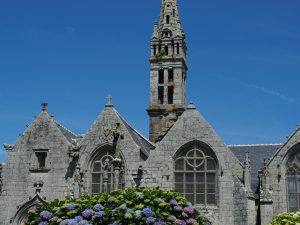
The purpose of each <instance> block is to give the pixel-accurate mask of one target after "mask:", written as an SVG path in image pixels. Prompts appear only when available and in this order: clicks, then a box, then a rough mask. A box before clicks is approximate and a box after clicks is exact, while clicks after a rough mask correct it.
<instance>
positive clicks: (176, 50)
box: [147, 0, 188, 142]
mask: <svg viewBox="0 0 300 225" xmlns="http://www.w3.org/2000/svg"><path fill="white" fill-rule="evenodd" d="M159 21H160V22H159V23H158V22H155V23H154V28H153V33H152V37H151V57H150V105H149V107H148V109H147V111H148V114H149V117H150V132H149V133H150V140H151V141H152V142H158V141H160V140H161V139H162V137H163V136H164V135H165V134H166V133H167V131H168V130H169V128H170V127H171V126H172V125H173V124H174V123H175V122H176V120H177V118H178V117H179V116H180V115H181V114H182V113H183V112H184V111H185V101H186V77H187V76H186V73H187V70H188V68H187V64H186V51H187V48H186V42H185V33H184V31H183V29H182V27H181V23H180V18H179V14H178V5H177V0H162V5H161V12H160V20H159Z"/></svg>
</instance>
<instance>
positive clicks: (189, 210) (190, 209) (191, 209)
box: [183, 206, 195, 214]
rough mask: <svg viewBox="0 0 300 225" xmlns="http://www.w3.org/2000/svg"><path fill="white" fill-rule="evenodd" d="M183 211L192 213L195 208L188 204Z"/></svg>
mask: <svg viewBox="0 0 300 225" xmlns="http://www.w3.org/2000/svg"><path fill="white" fill-rule="evenodd" d="M183 211H184V212H185V213H188V214H193V213H194V211H195V209H194V208H193V207H192V206H188V207H185V208H184V209H183Z"/></svg>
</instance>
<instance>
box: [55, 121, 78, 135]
mask: <svg viewBox="0 0 300 225" xmlns="http://www.w3.org/2000/svg"><path fill="white" fill-rule="evenodd" d="M53 121H54V122H55V123H56V125H58V126H60V127H62V128H63V129H65V130H66V131H68V132H69V133H70V134H72V135H74V136H75V137H78V135H77V134H75V133H74V132H73V131H71V130H70V129H68V128H66V127H65V126H64V125H62V124H60V123H59V122H58V121H56V120H55V119H53Z"/></svg>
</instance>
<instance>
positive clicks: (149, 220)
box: [146, 216, 156, 224]
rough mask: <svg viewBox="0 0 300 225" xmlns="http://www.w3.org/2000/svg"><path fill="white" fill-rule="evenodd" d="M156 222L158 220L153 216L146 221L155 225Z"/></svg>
mask: <svg viewBox="0 0 300 225" xmlns="http://www.w3.org/2000/svg"><path fill="white" fill-rule="evenodd" d="M155 220H156V219H155V218H154V217H152V216H151V217H148V218H147V220H146V224H151V223H154V222H155Z"/></svg>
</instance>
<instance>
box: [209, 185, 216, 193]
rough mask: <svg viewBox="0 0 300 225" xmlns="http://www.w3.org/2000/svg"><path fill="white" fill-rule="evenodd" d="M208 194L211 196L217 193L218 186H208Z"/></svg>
mask: <svg viewBox="0 0 300 225" xmlns="http://www.w3.org/2000/svg"><path fill="white" fill-rule="evenodd" d="M207 193H209V194H214V193H216V186H215V184H207Z"/></svg>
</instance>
